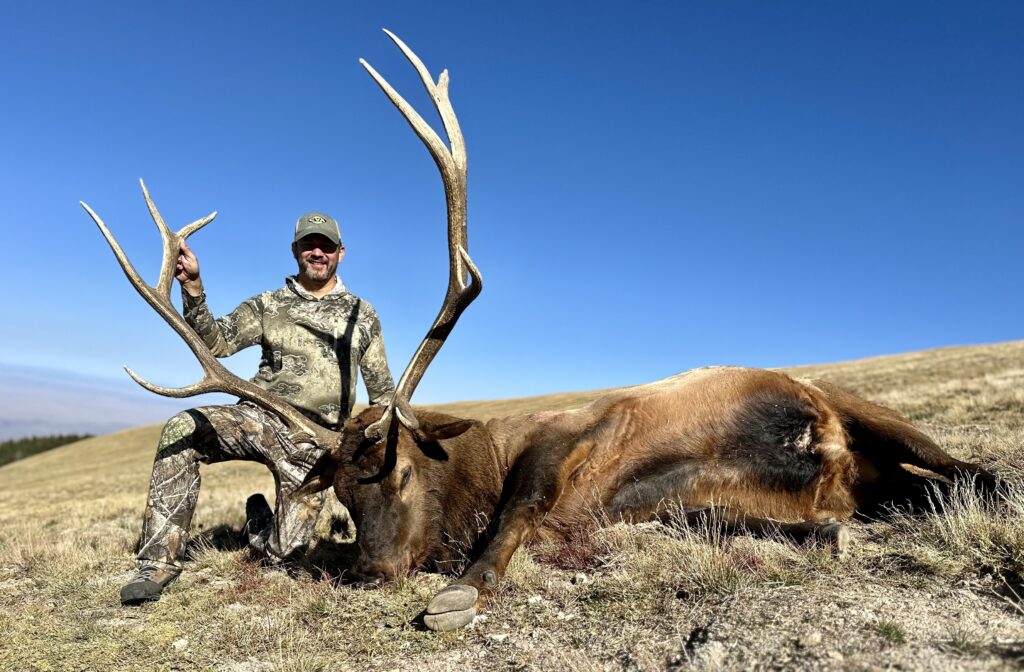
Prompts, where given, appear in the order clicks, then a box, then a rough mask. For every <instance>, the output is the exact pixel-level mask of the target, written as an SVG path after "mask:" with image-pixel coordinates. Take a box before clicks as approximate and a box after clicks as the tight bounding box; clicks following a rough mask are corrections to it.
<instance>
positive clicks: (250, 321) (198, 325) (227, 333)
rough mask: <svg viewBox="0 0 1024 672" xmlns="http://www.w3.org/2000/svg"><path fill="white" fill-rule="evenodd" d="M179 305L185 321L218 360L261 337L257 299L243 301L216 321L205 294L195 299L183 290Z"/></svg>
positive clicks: (261, 329)
mask: <svg viewBox="0 0 1024 672" xmlns="http://www.w3.org/2000/svg"><path fill="white" fill-rule="evenodd" d="M181 304H182V308H183V310H182V313H184V317H185V321H186V322H188V324H189V326H190V327H192V328H193V329H194V330H195V332H196V333H197V334H199V336H200V338H202V339H203V342H204V343H206V347H208V348H209V349H210V351H211V352H212V353H213V354H214V355H215V356H217V357H227V356H228V355H233V354H235V353H236V352H238V351H239V350H241V349H243V348H247V347H249V346H250V345H255V344H256V343H259V342H260V339H261V338H262V336H263V321H262V320H261V319H260V315H261V313H262V311H261V310H260V299H259V297H254V298H251V299H248V300H246V301H245V302H244V303H242V305H240V306H238V308H235V309H234V310H233V311H232V312H231V313H229V314H227V315H225V316H224V317H222V318H220V319H219V320H215V319H214V318H213V315H212V314H211V313H210V309H209V307H208V306H207V305H206V293H205V292H204V293H203V294H201V295H199V296H195V297H194V296H190V295H189V293H188V292H186V291H184V290H182V292H181Z"/></svg>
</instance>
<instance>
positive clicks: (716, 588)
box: [0, 342, 1024, 672]
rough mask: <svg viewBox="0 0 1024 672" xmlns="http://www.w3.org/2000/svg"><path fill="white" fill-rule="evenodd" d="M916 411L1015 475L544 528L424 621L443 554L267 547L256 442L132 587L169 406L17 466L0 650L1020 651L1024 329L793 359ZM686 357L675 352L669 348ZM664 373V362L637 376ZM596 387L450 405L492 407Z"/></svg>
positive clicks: (101, 660)
mask: <svg viewBox="0 0 1024 672" xmlns="http://www.w3.org/2000/svg"><path fill="white" fill-rule="evenodd" d="M788 371H789V373H791V374H793V375H797V376H801V377H821V378H826V379H829V380H832V381H834V382H836V383H838V384H841V385H843V386H845V387H847V388H849V389H851V390H853V391H856V392H858V393H860V394H862V395H864V396H866V397H868V398H871V399H873V400H875V401H878V402H880V403H883V404H885V405H888V406H891V407H893V408H895V409H897V410H899V411H900V412H902V413H904V414H907V415H908V416H909V417H911V418H912V419H913V420H914V421H915V422H916V423H918V424H919V425H920V426H921V427H922V428H923V429H924V430H925V431H927V432H928V433H930V434H931V435H932V436H933V437H935V438H936V439H937V440H938V441H939V442H940V443H941V444H943V445H944V446H946V447H947V449H948V450H949V451H950V452H951V453H953V454H955V455H957V456H960V457H963V458H970V459H973V460H977V461H980V462H982V463H984V464H985V465H986V466H989V467H990V468H991V469H992V470H994V471H995V472H997V473H998V474H999V475H1000V476H1002V477H1003V478H1004V479H1005V480H1006V483H1007V488H1008V490H1007V492H1008V494H1007V497H1006V500H1005V501H1004V502H1003V503H1001V504H1000V505H999V506H997V507H991V506H986V505H985V503H983V502H979V501H978V500H977V499H976V498H975V497H974V496H973V495H972V494H971V493H969V492H966V491H958V492H957V493H955V495H956V496H955V497H954V498H953V499H952V500H950V501H947V502H944V503H940V504H939V505H937V509H936V510H935V511H932V512H925V513H922V514H920V515H917V516H914V517H907V516H895V517H893V518H892V519H890V520H885V521H873V522H862V523H855V524H854V525H853V528H854V529H853V533H854V537H855V545H854V548H853V550H852V552H851V553H850V554H849V556H847V557H845V558H841V559H840V558H835V557H832V556H831V555H830V554H828V553H827V552H824V551H822V550H820V549H813V548H802V547H797V546H793V545H792V544H789V543H786V542H784V541H782V540H780V539H752V538H749V537H745V536H729V535H724V534H722V533H721V531H720V530H719V529H717V528H716V527H715V526H714V525H710V526H707V527H704V528H701V529H682V530H681V529H676V528H668V527H662V526H658V525H639V526H624V525H617V526H614V527H612V528H608V529H606V530H604V531H601V532H599V533H597V534H595V535H593V536H592V537H591V538H589V539H581V540H578V542H574V543H575V546H574V547H572V548H549V547H544V546H534V547H531V548H530V549H528V550H526V549H523V550H520V551H519V552H518V553H517V554H516V556H515V557H514V558H513V563H512V565H511V566H510V571H509V576H508V579H507V581H506V584H505V586H504V587H503V588H502V589H501V591H499V593H498V595H497V596H496V598H495V599H494V600H493V601H492V602H491V603H490V604H489V606H488V608H486V609H485V611H484V616H485V618H481V619H478V621H477V622H476V623H475V624H474V626H473V627H472V628H470V629H466V630H463V631H458V632H454V633H444V634H437V633H431V632H424V631H422V630H420V629H417V628H416V627H415V626H414V625H412V624H411V621H412V620H413V619H414V617H415V616H416V615H417V614H418V613H419V611H420V610H421V609H422V608H423V606H424V605H425V604H426V602H427V601H428V600H429V598H430V597H431V596H432V595H433V593H434V592H436V591H437V590H438V589H439V588H440V587H442V586H443V585H445V582H446V578H445V577H440V576H437V575H433V574H419V575H416V576H413V577H411V578H408V579H405V580H402V581H399V582H398V583H396V584H395V585H392V586H388V587H385V588H383V589H380V590H372V591H367V590H358V589H354V588H351V587H348V586H345V585H335V584H334V583H332V582H330V581H327V580H318V579H316V578H315V574H316V572H315V570H313V571H311V568H309V567H306V568H293V569H292V570H291V571H290V572H285V571H279V570H274V569H269V568H264V567H261V566H259V564H258V563H256V562H254V561H253V560H252V559H250V558H248V556H247V555H246V554H245V553H244V552H243V551H242V550H241V548H240V546H239V543H238V542H237V540H236V534H237V530H238V529H239V528H240V527H241V524H242V521H243V517H244V513H243V502H244V501H245V498H246V496H247V495H248V494H250V493H252V492H256V491H263V492H266V493H268V494H270V493H272V492H273V484H272V482H271V479H270V477H269V475H268V474H267V473H266V470H265V469H264V468H262V467H260V466H259V465H252V464H243V463H228V464H219V465H212V466H209V467H205V468H204V475H203V478H204V485H203V492H202V495H201V496H200V500H199V506H198V509H197V512H196V516H195V519H194V521H193V527H194V532H195V538H194V540H193V546H192V551H191V557H192V560H191V562H190V563H189V566H188V569H187V571H186V572H185V573H184V574H183V575H182V578H181V579H180V581H179V582H178V583H176V584H175V585H174V586H173V587H172V588H171V589H169V592H168V593H167V595H165V597H164V598H163V599H162V600H161V601H160V602H157V603H153V604H150V605H146V606H144V607H142V608H136V609H124V608H121V607H120V606H119V604H118V600H117V591H118V588H119V586H120V584H121V583H122V582H123V581H124V580H126V578H127V577H128V576H129V570H130V569H131V567H132V548H133V545H134V543H135V541H136V539H137V536H138V533H139V527H140V522H141V514H142V509H143V506H144V504H145V497H146V494H145V493H146V485H147V481H148V473H149V468H150V465H151V461H152V454H153V448H154V446H155V444H156V440H157V436H158V434H159V430H160V426H159V425H158V424H157V425H147V426H141V427H134V428H130V429H125V430H122V431H118V432H116V433H113V434H108V435H105V436H99V437H95V438H92V439H88V440H85V441H82V442H79V443H76V444H73V445H69V446H65V447H62V448H58V449H55V450H53V451H50V452H48V453H45V454H42V455H37V456H35V457H32V458H28V459H25V460H22V461H20V462H17V463H14V464H11V465H8V466H6V467H3V468H0V669H3V670H30V669H40V670H42V669H87V670H93V669H96V670H116V669H125V670H128V669H131V670H138V669H146V670H172V669H222V670H237V671H248V672H256V671H258V670H259V671H266V670H275V672H279V671H282V670H347V669H399V668H408V669H418V670H448V669H515V670H522V669H545V670H546V669H552V668H560V669H567V670H589V669H615V670H623V669H625V670H634V669H644V670H646V669H748V668H758V669H760V668H785V669H881V668H890V667H892V668H899V669H905V670H936V669H957V670H960V669H967V670H970V669H1017V667H1018V666H1019V665H1020V664H1021V663H1022V662H1024V606H1022V602H1021V598H1022V597H1024V485H1022V483H1021V476H1022V474H1024V471H1022V470H1024V450H1022V448H1021V446H1022V443H1024V342H1014V343H1005V344H997V345H985V346H969V347H956V348H944V349H939V350H932V351H926V352H918V353H910V354H905V355H894V356H887V357H878V358H872V359H866V360H861V361H854V362H843V363H838V364H829V365H820V366H806V367H798V368H794V369H790V370H788ZM666 373H667V374H668V373H674V372H666ZM637 382H638V383H640V382H646V381H637ZM600 394H601V393H600V392H580V393H570V394H559V395H551V396H546V397H534V398H528V399H508V400H496V401H479V402H460V403H453V404H446V405H440V406H434V407H432V408H435V409H437V410H443V411H446V412H450V413H453V414H459V415H464V416H467V417H476V418H481V419H484V418H488V417H494V416H501V415H510V414H515V413H522V412H533V411H538V410H546V409H559V408H569V407H573V406H577V405H580V404H583V403H586V402H587V401H589V400H591V399H593V398H595V397H596V396H599V395H600Z"/></svg>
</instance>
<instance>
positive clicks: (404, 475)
mask: <svg viewBox="0 0 1024 672" xmlns="http://www.w3.org/2000/svg"><path fill="white" fill-rule="evenodd" d="M411 475H412V467H406V468H405V470H404V471H403V472H402V484H401V485H400V486H398V489H399V490H400V491H401V490H405V486H406V484H407V483H408V482H409V476H411Z"/></svg>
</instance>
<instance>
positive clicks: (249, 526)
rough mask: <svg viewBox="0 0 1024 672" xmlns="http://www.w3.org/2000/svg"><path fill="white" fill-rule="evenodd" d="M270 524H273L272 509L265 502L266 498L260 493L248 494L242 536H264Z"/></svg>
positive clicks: (249, 537)
mask: <svg viewBox="0 0 1024 672" xmlns="http://www.w3.org/2000/svg"><path fill="white" fill-rule="evenodd" d="M271 524H273V511H272V510H271V509H270V505H269V504H267V503H266V498H265V497H263V494H262V493H256V494H255V495H250V496H249V499H247V500H246V524H245V527H244V528H242V536H243V537H244V538H246V540H249V539H251V538H253V537H260V536H265V534H266V531H268V530H269V529H270V526H271Z"/></svg>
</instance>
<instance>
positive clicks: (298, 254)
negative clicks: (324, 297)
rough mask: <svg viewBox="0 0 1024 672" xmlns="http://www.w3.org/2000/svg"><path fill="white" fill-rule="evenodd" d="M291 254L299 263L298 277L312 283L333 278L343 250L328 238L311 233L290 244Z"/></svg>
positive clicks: (342, 255) (343, 252) (343, 253)
mask: <svg viewBox="0 0 1024 672" xmlns="http://www.w3.org/2000/svg"><path fill="white" fill-rule="evenodd" d="M292 254H294V255H295V260H296V261H297V262H299V275H301V276H302V277H304V278H306V279H307V280H312V281H314V282H323V281H325V280H329V279H330V278H332V277H334V273H335V271H337V270H338V262H340V261H341V260H342V258H343V257H344V256H345V248H344V247H342V246H341V245H338V244H337V243H335V242H334V241H332V240H331V239H330V238H328V237H326V236H321V235H320V234H319V233H313V234H310V235H308V236H305V237H303V238H300V239H299V240H298V241H296V242H294V243H292Z"/></svg>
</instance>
